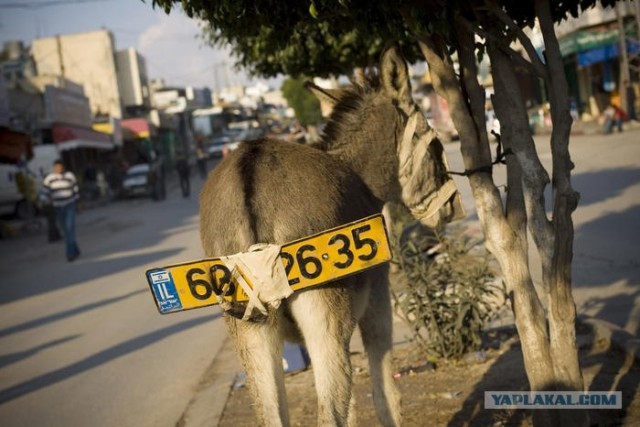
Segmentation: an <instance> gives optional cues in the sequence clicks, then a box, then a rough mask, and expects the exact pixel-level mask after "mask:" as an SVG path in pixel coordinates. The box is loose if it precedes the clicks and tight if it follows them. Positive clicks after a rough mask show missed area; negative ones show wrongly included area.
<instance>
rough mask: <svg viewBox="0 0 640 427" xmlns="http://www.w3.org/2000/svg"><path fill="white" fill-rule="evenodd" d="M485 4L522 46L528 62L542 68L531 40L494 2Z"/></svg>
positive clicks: (489, 1)
mask: <svg viewBox="0 0 640 427" xmlns="http://www.w3.org/2000/svg"><path fill="white" fill-rule="evenodd" d="M487 4H488V5H489V9H488V10H489V12H491V13H492V14H493V15H495V16H496V17H497V18H498V19H499V20H500V22H502V23H503V24H505V25H506V26H507V28H508V29H509V30H510V31H511V32H512V33H513V34H514V35H515V36H516V38H517V39H518V41H519V42H520V44H522V47H523V48H524V50H525V51H526V52H527V55H529V60H530V61H531V62H532V63H533V64H535V67H542V68H544V63H543V62H542V60H541V59H540V57H539V56H538V52H536V49H535V48H534V47H533V44H532V43H531V39H530V38H529V37H528V36H527V35H526V34H525V33H524V31H523V30H522V28H520V27H519V26H518V24H516V23H515V21H514V20H513V19H511V17H510V16H509V15H508V14H507V13H506V12H505V11H504V10H502V8H501V7H500V6H499V5H498V4H497V3H496V1H495V0H487Z"/></svg>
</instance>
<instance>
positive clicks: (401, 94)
mask: <svg viewBox="0 0 640 427" xmlns="http://www.w3.org/2000/svg"><path fill="white" fill-rule="evenodd" d="M380 78H381V80H382V87H383V88H384V90H385V91H386V92H387V94H388V95H389V96H390V97H391V98H393V99H394V100H396V101H397V102H398V104H399V105H408V104H410V103H411V102H412V98H411V81H410V79H409V69H408V68H407V62H406V61H405V60H404V57H403V56H402V53H401V52H400V49H399V48H398V46H397V45H395V44H391V45H389V46H388V47H387V48H386V49H385V50H384V52H382V57H381V59H380Z"/></svg>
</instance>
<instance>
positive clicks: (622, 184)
mask: <svg viewBox="0 0 640 427" xmlns="http://www.w3.org/2000/svg"><path fill="white" fill-rule="evenodd" d="M571 183H572V185H573V188H574V189H576V190H577V191H579V192H580V204H579V207H581V206H588V205H591V204H593V203H598V202H602V201H604V200H607V199H610V198H612V197H616V196H619V195H620V194H622V192H624V190H625V189H626V188H628V187H631V186H633V185H636V184H640V168H620V169H605V170H602V171H597V172H587V173H581V174H576V175H574V176H572V177H571Z"/></svg>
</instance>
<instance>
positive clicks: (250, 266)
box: [221, 244, 293, 320]
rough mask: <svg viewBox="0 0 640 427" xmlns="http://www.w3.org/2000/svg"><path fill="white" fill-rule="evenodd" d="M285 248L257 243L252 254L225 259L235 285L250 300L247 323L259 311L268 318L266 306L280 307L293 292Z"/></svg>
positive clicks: (246, 317) (242, 253)
mask: <svg viewBox="0 0 640 427" xmlns="http://www.w3.org/2000/svg"><path fill="white" fill-rule="evenodd" d="M281 248H282V246H281V245H273V244H257V245H253V246H251V247H250V248H249V251H248V252H241V253H238V254H235V255H230V256H226V257H222V258H221V260H222V262H224V263H225V265H226V266H227V268H229V271H231V272H232V273H231V275H232V280H233V281H234V283H237V284H238V285H239V286H240V287H241V288H242V289H243V290H244V292H245V293H246V294H247V296H248V297H249V303H248V304H247V307H246V309H245V312H244V316H243V320H248V319H249V318H250V317H251V316H252V315H253V313H254V311H255V310H257V311H259V312H260V313H261V314H262V315H264V316H266V315H267V308H266V307H265V305H268V306H271V307H273V308H278V307H279V306H280V303H281V302H282V300H283V299H284V298H287V297H288V296H289V295H291V294H292V293H293V290H291V287H290V286H289V280H288V279H287V273H286V271H285V269H284V265H283V264H282V259H281V258H280V250H281ZM227 305H228V304H227ZM223 307H224V306H223Z"/></svg>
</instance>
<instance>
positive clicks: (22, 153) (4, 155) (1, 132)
mask: <svg viewBox="0 0 640 427" xmlns="http://www.w3.org/2000/svg"><path fill="white" fill-rule="evenodd" d="M22 157H25V158H26V160H30V159H31V158H32V157H33V146H32V145H31V137H30V136H29V135H27V134H25V133H23V132H16V131H12V130H9V129H7V128H4V127H0V163H11V164H16V163H18V161H19V160H20V159H21V158H22Z"/></svg>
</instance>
